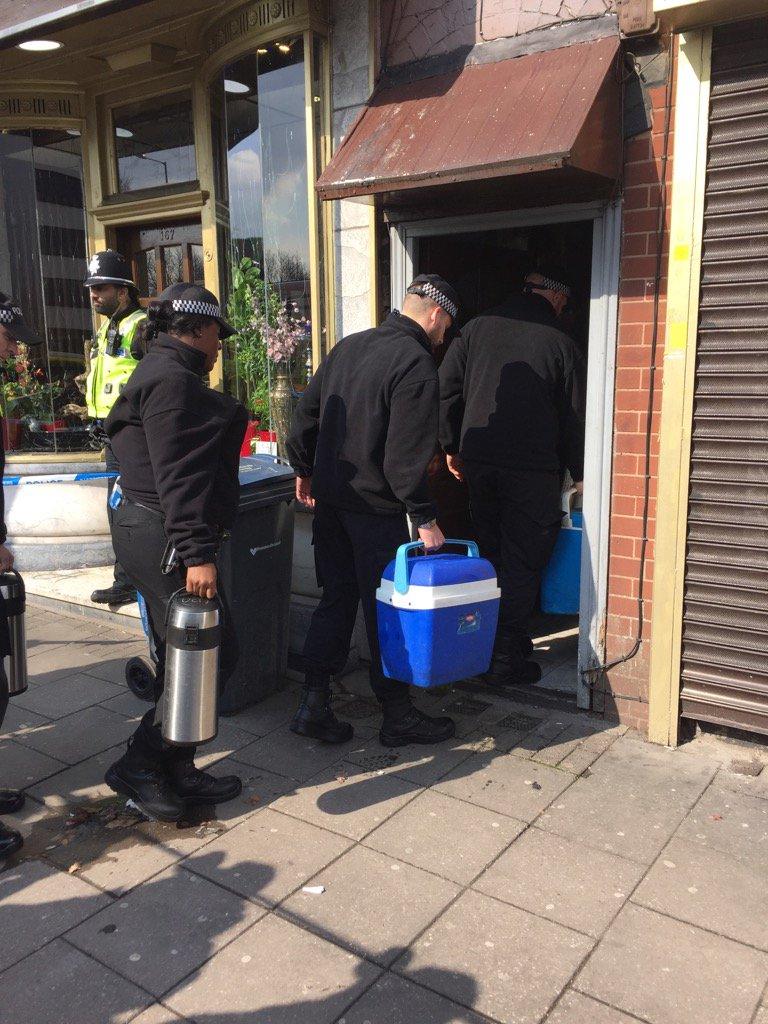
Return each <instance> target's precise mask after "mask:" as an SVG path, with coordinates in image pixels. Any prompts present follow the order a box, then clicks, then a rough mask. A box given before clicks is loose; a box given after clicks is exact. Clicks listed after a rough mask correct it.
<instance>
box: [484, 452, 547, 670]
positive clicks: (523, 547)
mask: <svg viewBox="0 0 768 1024" xmlns="http://www.w3.org/2000/svg"><path fill="white" fill-rule="evenodd" d="M465 478H466V481H467V484H468V486H469V502H470V511H471V513H472V522H473V524H474V527H475V530H476V532H477V540H478V543H479V545H480V552H481V554H482V555H483V556H484V557H485V558H487V559H488V560H489V561H490V562H492V563H493V566H494V568H495V569H496V575H497V576H498V580H499V588H500V589H501V605H500V609H499V627H498V632H497V636H496V651H495V653H496V655H498V656H501V657H504V658H508V659H509V660H510V663H511V664H512V666H513V667H514V665H515V664H519V663H520V661H521V660H523V658H524V654H523V649H522V648H521V643H522V642H523V641H524V640H525V639H527V637H528V620H529V618H530V616H531V614H532V612H533V610H534V606H535V604H536V598H537V596H538V593H539V588H540V587H541V574H542V571H543V569H544V568H545V567H546V565H547V563H548V562H549V559H550V558H551V557H552V552H553V550H554V547H555V542H556V541H557V535H558V533H559V531H560V520H561V511H560V477H559V476H558V475H557V474H555V473H519V472H518V473H515V472H511V471H510V470H508V469H505V468H503V467H499V466H490V465H486V464H485V463H479V462H467V463H465Z"/></svg>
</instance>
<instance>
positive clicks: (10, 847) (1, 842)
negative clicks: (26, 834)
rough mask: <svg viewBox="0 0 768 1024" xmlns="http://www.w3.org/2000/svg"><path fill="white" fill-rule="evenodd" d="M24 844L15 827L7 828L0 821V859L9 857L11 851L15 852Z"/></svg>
mask: <svg viewBox="0 0 768 1024" xmlns="http://www.w3.org/2000/svg"><path fill="white" fill-rule="evenodd" d="M23 845H24V840H23V839H22V838H21V834H20V833H19V832H16V830H15V829H12V828H8V826H7V825H4V824H3V823H2V821H0V860H4V859H5V858H6V857H10V856H11V854H12V853H16V852H17V850H20V849H21V848H22V846H23Z"/></svg>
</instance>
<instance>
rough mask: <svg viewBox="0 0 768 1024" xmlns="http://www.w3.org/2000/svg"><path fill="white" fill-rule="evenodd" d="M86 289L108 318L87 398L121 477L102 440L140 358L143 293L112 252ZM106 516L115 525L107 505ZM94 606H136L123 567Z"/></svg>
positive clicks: (99, 259) (92, 271)
mask: <svg viewBox="0 0 768 1024" xmlns="http://www.w3.org/2000/svg"><path fill="white" fill-rule="evenodd" d="M85 285H86V286H87V288H88V289H89V291H90V295H91V305H92V306H93V308H94V310H95V311H96V312H97V313H99V314H100V315H101V316H103V317H106V319H105V321H104V323H103V324H102V325H101V327H100V328H99V332H98V334H97V335H96V340H95V342H94V348H93V352H92V354H91V366H90V370H89V372H88V379H87V381H86V386H85V398H86V402H87V405H88V415H89V416H90V417H91V419H92V420H93V427H94V431H95V433H96V434H97V436H98V437H99V439H100V440H101V441H103V443H104V458H105V462H106V467H107V471H108V472H110V473H117V472H118V465H117V461H116V460H115V456H114V453H113V451H112V447H111V445H110V443H109V439H108V438H107V437H106V435H105V434H104V429H103V428H104V420H105V419H106V418H107V416H108V415H109V413H110V410H111V409H112V406H113V405H114V404H115V402H116V400H117V398H118V397H119V395H120V392H121V391H122V390H123V388H124V387H125V385H126V384H127V382H128V380H129V378H130V376H131V374H132V373H133V371H134V370H135V369H136V364H137V362H138V360H139V359H140V358H141V354H142V351H141V345H140V333H141V332H140V326H141V325H142V324H143V323H144V321H145V313H144V310H143V309H142V308H141V306H140V305H139V293H138V290H137V288H136V285H135V284H134V283H133V280H132V278H131V267H130V264H129V263H128V260H127V259H126V258H125V257H124V256H121V255H120V253H119V252H115V251H114V249H105V250H104V251H103V252H97V253H94V254H93V256H92V257H91V259H90V262H89V263H88V277H87V278H86V279H85ZM113 483H114V478H113V479H112V480H110V482H109V488H108V497H109V495H111V493H112V487H113ZM107 515H108V516H109V517H110V521H111V516H112V511H111V509H110V508H109V505H107ZM91 600H92V601H94V602H95V603H96V604H110V605H120V604H130V602H131V601H135V600H136V588H135V587H134V586H132V584H131V582H130V580H129V579H128V577H127V576H126V574H125V571H124V570H123V568H122V567H121V565H120V563H119V561H116V562H115V570H114V581H113V583H112V585H111V586H110V587H106V588H105V589H103V590H94V592H93V593H92V594H91Z"/></svg>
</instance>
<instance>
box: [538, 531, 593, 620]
mask: <svg viewBox="0 0 768 1024" xmlns="http://www.w3.org/2000/svg"><path fill="white" fill-rule="evenodd" d="M582 526H583V516H582V513H581V512H571V514H570V525H567V524H566V525H564V526H563V527H562V528H561V530H560V533H559V534H558V538H557V543H556V544H555V550H554V551H553V552H552V557H551V558H550V560H549V565H548V566H547V568H546V569H545V570H544V575H543V577H542V580H541V610H542V611H543V612H547V613H548V614H550V615H578V613H579V598H580V592H581V536H582Z"/></svg>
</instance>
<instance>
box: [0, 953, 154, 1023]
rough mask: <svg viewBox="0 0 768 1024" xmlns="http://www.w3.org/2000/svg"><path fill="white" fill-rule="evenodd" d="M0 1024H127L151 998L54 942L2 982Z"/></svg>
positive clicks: (104, 968)
mask: <svg viewBox="0 0 768 1024" xmlns="http://www.w3.org/2000/svg"><path fill="white" fill-rule="evenodd" d="M2 978H3V998H2V999H0V1024H22V1022H25V1024H33V1022H34V1024H73V1022H74V1021H77V1024H105V1022H106V1021H109V1024H128V1021H130V1020H133V1018H134V1017H135V1016H136V1014H137V1013H138V1012H139V1011H141V1010H143V1009H144V1007H146V1006H147V1004H148V1003H150V1002H152V997H151V996H149V995H147V993H146V992H142V990H141V989H140V988H138V987H137V986H136V985H132V984H131V982H129V981H126V980H125V978H121V977H120V976H119V975H117V974H115V973H114V971H110V970H108V969H107V968H106V967H103V966H102V965H101V964H99V963H96V961H94V960H92V959H91V958H90V957H89V956H86V955H85V954H84V953H81V952H80V950H79V949H74V948H73V947H72V946H70V945H69V943H67V942H65V941H64V940H63V939H55V940H54V941H53V942H51V943H49V944H48V945H47V946H44V947H43V948H42V949H40V950H38V952H36V953H33V954H32V956H28V957H26V959H24V960H22V961H20V962H19V963H17V964H16V965H15V966H13V967H11V968H10V969H9V970H8V971H6V972H5V973H4V974H3V976H2Z"/></svg>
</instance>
